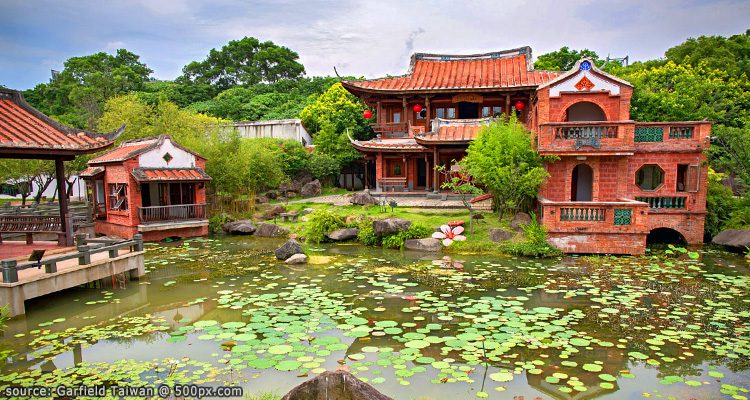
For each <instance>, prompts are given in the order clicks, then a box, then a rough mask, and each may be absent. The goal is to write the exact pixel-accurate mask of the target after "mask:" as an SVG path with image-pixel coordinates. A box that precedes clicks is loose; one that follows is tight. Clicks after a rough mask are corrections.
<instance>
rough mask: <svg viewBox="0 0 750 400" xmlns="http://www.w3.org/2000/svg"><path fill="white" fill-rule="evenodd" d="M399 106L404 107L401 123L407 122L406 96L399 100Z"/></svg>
mask: <svg viewBox="0 0 750 400" xmlns="http://www.w3.org/2000/svg"><path fill="white" fill-rule="evenodd" d="M401 104H402V105H403V106H404V113H403V114H402V115H401V118H402V119H401V123H402V124H403V123H404V122H407V121H409V120H408V117H407V116H406V96H404V97H402V98H401Z"/></svg>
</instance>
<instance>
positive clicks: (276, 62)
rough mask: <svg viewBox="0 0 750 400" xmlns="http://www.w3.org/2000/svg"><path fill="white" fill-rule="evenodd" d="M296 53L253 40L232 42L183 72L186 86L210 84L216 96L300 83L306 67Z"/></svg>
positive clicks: (245, 38)
mask: <svg viewBox="0 0 750 400" xmlns="http://www.w3.org/2000/svg"><path fill="white" fill-rule="evenodd" d="M298 58H299V56H298V55H297V53H295V52H294V51H292V50H290V49H288V48H286V47H284V46H278V45H276V44H274V43H273V42H270V41H266V42H261V41H260V40H258V39H256V38H253V37H244V38H242V39H240V40H232V41H230V42H229V43H228V44H227V45H225V46H223V47H222V48H221V49H220V50H216V49H211V51H210V52H209V53H208V56H207V57H206V59H205V60H203V61H193V62H191V63H190V64H188V65H186V66H185V67H184V68H183V69H182V72H183V75H182V77H181V78H182V79H184V81H185V82H195V83H198V84H208V85H211V86H212V87H214V88H215V89H216V91H217V92H219V91H222V90H226V89H229V88H231V87H233V86H237V85H255V84H257V83H275V82H278V81H280V80H282V79H297V78H300V77H302V75H304V73H305V67H303V66H302V64H300V63H299V62H297V59H298Z"/></svg>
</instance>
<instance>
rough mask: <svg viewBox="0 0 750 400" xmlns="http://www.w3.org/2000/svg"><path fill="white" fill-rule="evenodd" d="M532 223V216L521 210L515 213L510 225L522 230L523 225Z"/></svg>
mask: <svg viewBox="0 0 750 400" xmlns="http://www.w3.org/2000/svg"><path fill="white" fill-rule="evenodd" d="M530 223H531V216H530V215H529V214H526V213H525V212H520V213H517V214H516V215H514V216H513V219H512V220H510V227H511V228H513V229H514V230H517V231H518V230H521V225H528V224H530Z"/></svg>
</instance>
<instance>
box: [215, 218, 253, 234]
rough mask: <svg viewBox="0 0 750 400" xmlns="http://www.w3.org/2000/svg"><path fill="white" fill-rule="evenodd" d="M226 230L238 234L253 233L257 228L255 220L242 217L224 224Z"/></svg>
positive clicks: (223, 227)
mask: <svg viewBox="0 0 750 400" xmlns="http://www.w3.org/2000/svg"><path fill="white" fill-rule="evenodd" d="M222 229H224V231H225V232H228V233H233V234H236V235H252V234H253V233H255V230H256V229H257V228H256V227H255V224H253V221H250V220H249V219H241V220H239V221H233V222H227V223H226V224H224V226H222Z"/></svg>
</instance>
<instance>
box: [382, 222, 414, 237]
mask: <svg viewBox="0 0 750 400" xmlns="http://www.w3.org/2000/svg"><path fill="white" fill-rule="evenodd" d="M410 226H411V221H407V220H405V219H400V218H388V219H382V220H379V221H372V230H373V231H375V234H376V235H378V236H385V235H390V234H392V233H399V232H403V231H405V230H407V229H409V227H410Z"/></svg>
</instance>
